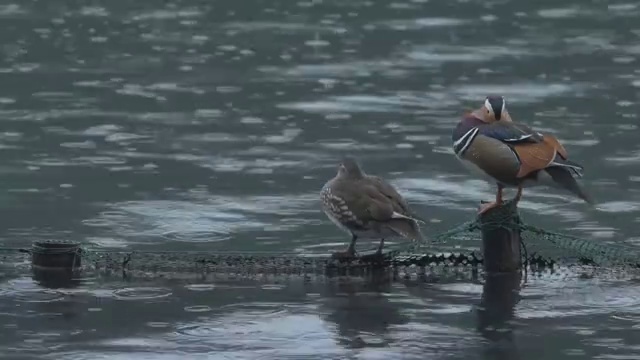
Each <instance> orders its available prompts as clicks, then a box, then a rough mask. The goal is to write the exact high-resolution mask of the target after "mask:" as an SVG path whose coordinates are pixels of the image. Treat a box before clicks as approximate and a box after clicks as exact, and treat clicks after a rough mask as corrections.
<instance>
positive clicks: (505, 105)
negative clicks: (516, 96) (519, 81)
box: [500, 98, 507, 114]
mask: <svg viewBox="0 0 640 360" xmlns="http://www.w3.org/2000/svg"><path fill="white" fill-rule="evenodd" d="M505 107H507V102H506V101H504V98H502V110H500V114H504V108H505Z"/></svg>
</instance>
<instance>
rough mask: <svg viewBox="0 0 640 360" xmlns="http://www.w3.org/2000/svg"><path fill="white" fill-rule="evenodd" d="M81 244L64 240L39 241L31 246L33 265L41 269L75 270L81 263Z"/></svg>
mask: <svg viewBox="0 0 640 360" xmlns="http://www.w3.org/2000/svg"><path fill="white" fill-rule="evenodd" d="M81 253H82V249H80V244H78V243H74V242H63V241H37V242H35V243H33V245H32V246H31V265H32V266H33V267H37V268H41V269H51V270H63V269H68V270H75V269H78V268H79V267H80V265H81V260H80V255H81Z"/></svg>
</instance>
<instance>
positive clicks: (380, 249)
mask: <svg viewBox="0 0 640 360" xmlns="http://www.w3.org/2000/svg"><path fill="white" fill-rule="evenodd" d="M382 248H384V238H380V244H378V250H376V256H381V255H382Z"/></svg>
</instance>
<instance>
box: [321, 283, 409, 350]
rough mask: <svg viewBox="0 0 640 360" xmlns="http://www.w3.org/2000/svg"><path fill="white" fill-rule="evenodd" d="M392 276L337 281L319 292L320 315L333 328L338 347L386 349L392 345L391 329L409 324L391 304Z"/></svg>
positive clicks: (404, 315) (401, 313) (407, 319)
mask: <svg viewBox="0 0 640 360" xmlns="http://www.w3.org/2000/svg"><path fill="white" fill-rule="evenodd" d="M391 276H392V275H391V274H389V273H388V272H380V273H376V274H371V275H369V276H367V278H366V279H357V278H353V279H351V278H344V279H337V281H333V282H331V283H328V284H327V286H326V289H323V291H321V292H320V296H321V298H322V301H321V305H320V307H319V309H318V310H319V313H320V314H321V318H323V319H325V320H326V321H329V322H331V323H334V324H335V325H336V334H335V335H336V340H337V341H338V343H339V344H340V345H342V346H343V347H346V348H356V349H357V348H375V347H387V346H389V344H390V343H392V342H393V338H392V336H391V335H390V331H391V328H393V327H394V326H395V325H403V324H406V323H408V322H409V317H408V316H407V315H406V314H404V313H403V312H402V310H401V308H400V307H399V305H400V304H398V303H394V302H393V297H394V294H393V283H392V279H391ZM390 298H391V299H390Z"/></svg>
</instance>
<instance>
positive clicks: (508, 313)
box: [476, 272, 522, 360]
mask: <svg viewBox="0 0 640 360" xmlns="http://www.w3.org/2000/svg"><path fill="white" fill-rule="evenodd" d="M521 279H522V273H521V272H512V273H498V274H487V275H486V276H485V283H484V285H483V288H482V298H481V300H480V304H479V306H478V308H477V310H476V311H477V316H478V320H477V321H478V324H477V329H478V331H479V332H480V333H481V334H482V337H484V338H485V339H487V340H488V342H489V343H488V345H487V347H486V349H484V350H483V356H484V358H485V359H505V360H506V359H509V360H512V359H513V360H516V359H520V355H519V351H518V349H517V345H516V343H517V342H516V336H515V334H514V329H513V327H514V326H513V325H514V322H513V320H514V313H515V307H516V305H517V304H518V302H519V300H520V282H521Z"/></svg>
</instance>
